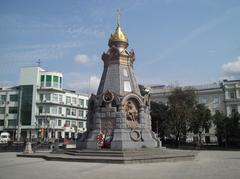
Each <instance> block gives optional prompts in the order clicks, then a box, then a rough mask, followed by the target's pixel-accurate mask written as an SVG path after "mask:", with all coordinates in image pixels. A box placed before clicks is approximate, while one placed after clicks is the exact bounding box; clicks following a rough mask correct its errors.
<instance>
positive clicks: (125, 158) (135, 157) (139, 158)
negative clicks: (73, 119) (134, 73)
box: [17, 148, 198, 164]
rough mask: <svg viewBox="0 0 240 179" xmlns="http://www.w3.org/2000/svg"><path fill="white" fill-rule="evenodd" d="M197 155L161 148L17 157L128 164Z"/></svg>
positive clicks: (187, 158)
mask: <svg viewBox="0 0 240 179" xmlns="http://www.w3.org/2000/svg"><path fill="white" fill-rule="evenodd" d="M197 154H198V152H197V151H190V150H189V151H188V150H172V149H164V148H161V149H141V150H129V151H112V150H98V151H96V150H62V151H61V152H60V151H58V152H55V153H34V154H18V155H17V156H18V157H31V158H43V159H45V160H51V161H68V162H94V163H118V164H130V163H150V162H175V161H186V160H194V159H195V156H196V155H197Z"/></svg>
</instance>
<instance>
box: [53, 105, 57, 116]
mask: <svg viewBox="0 0 240 179" xmlns="http://www.w3.org/2000/svg"><path fill="white" fill-rule="evenodd" d="M52 114H57V107H55V106H54V107H52Z"/></svg>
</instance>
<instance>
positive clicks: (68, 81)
mask: <svg viewBox="0 0 240 179" xmlns="http://www.w3.org/2000/svg"><path fill="white" fill-rule="evenodd" d="M99 82H100V78H98V77H97V76H96V75H87V74H85V73H79V72H70V73H67V74H64V84H65V87H66V88H67V89H73V90H77V91H80V92H83V93H96V91H97V88H98V85H99Z"/></svg>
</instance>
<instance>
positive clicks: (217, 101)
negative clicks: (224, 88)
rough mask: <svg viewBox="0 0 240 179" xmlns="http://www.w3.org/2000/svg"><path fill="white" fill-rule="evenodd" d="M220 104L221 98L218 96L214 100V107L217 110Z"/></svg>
mask: <svg viewBox="0 0 240 179" xmlns="http://www.w3.org/2000/svg"><path fill="white" fill-rule="evenodd" d="M219 104H220V98H219V97H218V96H215V97H214V98H213V105H214V107H215V108H216V107H217V106H218V105H219Z"/></svg>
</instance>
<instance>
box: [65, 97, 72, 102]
mask: <svg viewBox="0 0 240 179" xmlns="http://www.w3.org/2000/svg"><path fill="white" fill-rule="evenodd" d="M66 103H67V104H70V103H71V97H70V96H67V97H66Z"/></svg>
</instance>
